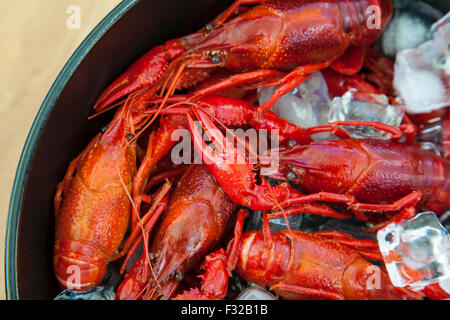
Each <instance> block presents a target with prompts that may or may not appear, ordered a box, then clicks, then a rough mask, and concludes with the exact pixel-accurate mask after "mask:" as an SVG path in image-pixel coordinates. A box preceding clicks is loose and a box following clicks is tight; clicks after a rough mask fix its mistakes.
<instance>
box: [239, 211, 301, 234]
mask: <svg viewBox="0 0 450 320" xmlns="http://www.w3.org/2000/svg"><path fill="white" fill-rule="evenodd" d="M287 220H288V223H289V227H290V228H291V229H292V230H299V228H300V226H301V224H302V221H303V214H295V215H292V216H288V217H287ZM262 225H263V219H262V212H261V211H253V212H252V213H251V214H250V216H249V217H248V218H247V220H246V225H245V231H255V230H261V229H262ZM269 226H270V230H271V231H273V232H278V231H281V230H285V229H287V226H286V220H285V219H284V218H274V219H269Z"/></svg>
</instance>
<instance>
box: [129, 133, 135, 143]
mask: <svg viewBox="0 0 450 320" xmlns="http://www.w3.org/2000/svg"><path fill="white" fill-rule="evenodd" d="M133 138H134V134H132V133H130V134H129V135H128V141H131V140H132V139H133Z"/></svg>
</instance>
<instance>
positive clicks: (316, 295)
mask: <svg viewBox="0 0 450 320" xmlns="http://www.w3.org/2000/svg"><path fill="white" fill-rule="evenodd" d="M270 290H272V291H274V292H276V293H277V294H279V295H280V296H282V297H284V298H286V299H289V298H291V299H299V296H301V297H302V298H308V299H313V300H319V299H330V300H344V297H343V296H342V295H340V294H337V293H334V292H331V291H325V290H323V289H313V288H307V287H301V286H296V285H291V284H287V283H283V282H280V283H277V284H275V285H273V286H272V287H271V288H270Z"/></svg>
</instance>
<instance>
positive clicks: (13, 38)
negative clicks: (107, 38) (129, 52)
mask: <svg viewBox="0 0 450 320" xmlns="http://www.w3.org/2000/svg"><path fill="white" fill-rule="evenodd" d="M119 2H120V0H15V1H1V2H0V35H1V39H0V52H1V59H0V74H1V77H0V90H1V91H0V92H1V94H0V128H2V134H1V135H0V150H1V151H0V154H1V157H0V239H1V240H0V259H1V266H0V299H5V297H6V294H5V281H4V251H5V250H4V239H5V231H6V221H7V213H8V206H9V198H10V195H11V189H12V184H13V181H14V177H15V172H16V169H17V165H18V161H19V157H20V154H21V152H22V148H23V146H24V143H25V139H26V137H27V135H28V131H29V130H30V128H31V124H32V122H33V120H34V118H35V116H36V114H37V111H38V109H39V107H40V105H41V103H42V101H43V100H44V97H45V95H46V94H47V92H48V90H49V89H50V87H51V85H52V83H53V81H54V80H55V79H56V77H57V75H58V73H59V72H60V70H61V69H62V67H63V66H64V64H65V63H66V61H67V60H68V59H69V58H70V56H71V54H72V53H73V52H74V50H75V49H76V48H77V47H78V45H79V44H80V43H81V41H82V40H83V39H84V38H85V37H86V36H87V35H88V33H89V32H90V31H91V30H92V29H93V28H94V27H95V26H96V25H97V24H98V23H99V22H100V20H101V19H102V18H103V17H104V16H105V15H106V14H107V13H108V12H110V11H111V10H112V9H113V8H114V7H115V6H116V5H117V4H118V3H119ZM78 13H79V15H78ZM78 17H79V18H80V19H79V20H78V19H77V18H78ZM78 22H79V23H78Z"/></svg>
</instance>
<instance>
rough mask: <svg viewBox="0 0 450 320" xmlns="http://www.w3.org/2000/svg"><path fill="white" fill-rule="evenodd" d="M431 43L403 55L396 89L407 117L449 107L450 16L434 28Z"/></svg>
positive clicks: (398, 66)
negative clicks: (409, 114) (404, 106)
mask: <svg viewBox="0 0 450 320" xmlns="http://www.w3.org/2000/svg"><path fill="white" fill-rule="evenodd" d="M431 35H432V39H431V40H430V41H427V42H425V43H424V44H422V45H421V46H419V47H417V48H415V49H408V50H403V51H400V52H399V53H398V54H397V59H396V62H395V74H394V88H395V91H396V93H397V95H398V96H399V98H400V99H401V100H402V101H403V102H404V103H405V105H406V111H407V112H408V113H412V114H415V113H427V112H430V111H433V110H436V109H440V108H444V107H447V106H449V105H450V48H449V43H450V12H449V13H448V14H447V15H446V16H445V17H443V18H442V19H441V20H439V21H438V22H437V23H435V24H434V25H433V26H432V28H431Z"/></svg>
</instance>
